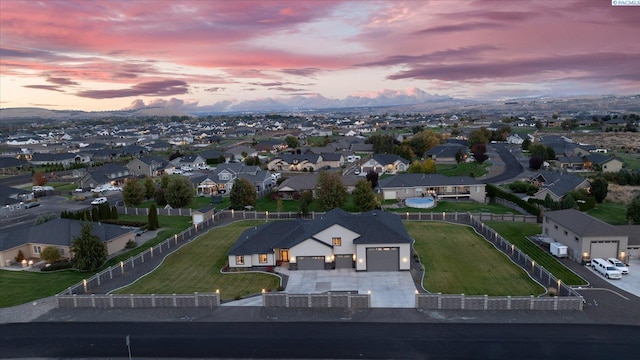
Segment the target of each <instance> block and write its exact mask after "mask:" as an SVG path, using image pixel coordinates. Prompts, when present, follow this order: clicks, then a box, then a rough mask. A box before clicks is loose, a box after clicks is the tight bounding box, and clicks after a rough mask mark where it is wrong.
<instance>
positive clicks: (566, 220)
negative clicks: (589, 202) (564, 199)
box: [542, 209, 629, 263]
mask: <svg viewBox="0 0 640 360" xmlns="http://www.w3.org/2000/svg"><path fill="white" fill-rule="evenodd" d="M542 232H543V234H544V235H545V236H549V237H551V238H553V239H554V240H555V241H557V242H560V243H562V244H563V245H566V246H567V248H568V250H569V251H568V256H569V258H571V259H573V260H575V261H581V262H583V263H584V262H587V261H589V260H590V259H594V258H603V259H607V258H618V259H623V258H624V257H625V254H627V252H628V250H627V245H628V240H629V236H628V235H627V233H626V232H625V231H623V230H622V229H620V228H618V227H615V226H613V225H609V224H607V223H605V222H603V221H601V220H599V219H596V218H594V217H592V216H590V215H587V214H585V213H583V212H581V211H578V210H574V209H566V210H558V211H547V212H545V213H544V218H543V220H542Z"/></svg>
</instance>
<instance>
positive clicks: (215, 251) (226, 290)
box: [117, 221, 280, 299]
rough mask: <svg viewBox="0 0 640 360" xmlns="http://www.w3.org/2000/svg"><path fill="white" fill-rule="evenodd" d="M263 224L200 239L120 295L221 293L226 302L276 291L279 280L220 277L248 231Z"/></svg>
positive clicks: (258, 276) (222, 229) (224, 229)
mask: <svg viewBox="0 0 640 360" xmlns="http://www.w3.org/2000/svg"><path fill="white" fill-rule="evenodd" d="M261 224H264V222H263V221H242V222H236V223H232V224H229V225H226V226H223V227H220V228H216V229H215V230H213V231H210V232H208V233H207V234H205V235H203V236H201V237H199V238H198V239H196V240H194V241H193V242H191V243H189V244H187V245H185V246H184V247H182V248H181V249H180V250H178V251H177V252H176V253H173V254H171V255H169V256H168V257H167V258H166V259H165V261H164V263H163V264H162V266H160V267H159V268H158V269H156V270H155V271H154V272H152V273H151V274H149V275H147V276H145V277H144V278H142V279H140V280H139V281H137V282H136V283H134V284H132V285H131V286H129V287H126V288H124V289H121V290H119V291H118V292H117V293H118V294H131V293H133V294H173V293H176V294H190V293H193V292H196V291H198V292H212V291H215V290H216V289H219V290H220V294H221V297H222V298H223V299H234V298H235V297H236V296H246V295H251V294H256V293H260V292H261V291H262V289H271V290H275V289H276V288H277V287H278V285H279V284H280V279H279V278H278V277H277V276H274V275H268V274H264V273H249V272H241V273H230V274H221V273H220V269H221V268H222V267H223V266H224V265H225V264H226V263H227V260H228V257H227V252H228V251H229V248H230V247H231V246H232V245H233V243H234V242H235V241H236V240H237V239H238V237H239V236H240V234H241V233H242V232H243V231H244V230H245V229H247V228H249V227H252V226H256V225H261Z"/></svg>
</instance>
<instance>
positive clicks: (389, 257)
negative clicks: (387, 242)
mask: <svg viewBox="0 0 640 360" xmlns="http://www.w3.org/2000/svg"><path fill="white" fill-rule="evenodd" d="M398 270H400V250H399V248H397V247H379V248H367V271H398Z"/></svg>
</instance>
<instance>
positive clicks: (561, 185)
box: [534, 171, 588, 197]
mask: <svg viewBox="0 0 640 360" xmlns="http://www.w3.org/2000/svg"><path fill="white" fill-rule="evenodd" d="M534 179H536V180H538V181H540V182H541V183H543V184H542V185H541V186H540V190H542V189H547V190H549V191H551V192H552V193H554V194H556V195H557V196H559V197H562V196H564V195H565V194H566V193H568V192H571V191H573V190H575V189H576V188H577V187H578V186H579V185H580V184H582V183H583V182H585V181H588V180H587V179H585V178H583V177H580V176H579V175H575V174H561V173H557V172H553V171H540V172H539V173H537V174H536V176H534Z"/></svg>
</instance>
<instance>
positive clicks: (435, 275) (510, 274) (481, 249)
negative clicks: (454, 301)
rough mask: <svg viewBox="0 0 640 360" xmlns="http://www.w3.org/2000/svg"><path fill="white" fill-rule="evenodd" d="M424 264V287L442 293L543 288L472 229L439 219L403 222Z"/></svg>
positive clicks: (505, 292)
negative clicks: (442, 221) (434, 220)
mask: <svg viewBox="0 0 640 360" xmlns="http://www.w3.org/2000/svg"><path fill="white" fill-rule="evenodd" d="M404 224H405V227H406V228H407V231H408V232H409V234H410V235H411V237H413V238H414V239H415V244H414V248H415V250H416V252H417V253H418V255H419V256H420V261H421V262H422V264H423V265H424V266H425V276H424V280H423V286H424V288H425V289H427V290H428V291H430V292H433V293H437V292H440V293H443V294H466V295H491V296H506V295H513V296H526V295H540V294H543V293H544V292H545V289H544V288H543V287H542V286H540V284H538V283H536V282H535V281H533V280H531V278H529V276H528V275H527V273H526V272H525V271H524V270H523V269H522V268H520V267H518V266H517V265H515V264H514V263H512V262H511V260H509V258H508V257H506V256H505V255H504V254H501V253H500V252H499V251H498V250H496V249H495V248H494V247H493V245H491V244H490V243H489V242H488V241H486V240H485V239H483V238H482V237H481V236H479V235H478V234H477V233H476V232H474V231H473V229H472V228H470V227H468V226H462V225H454V224H447V223H441V222H423V221H405V222H404Z"/></svg>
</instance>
